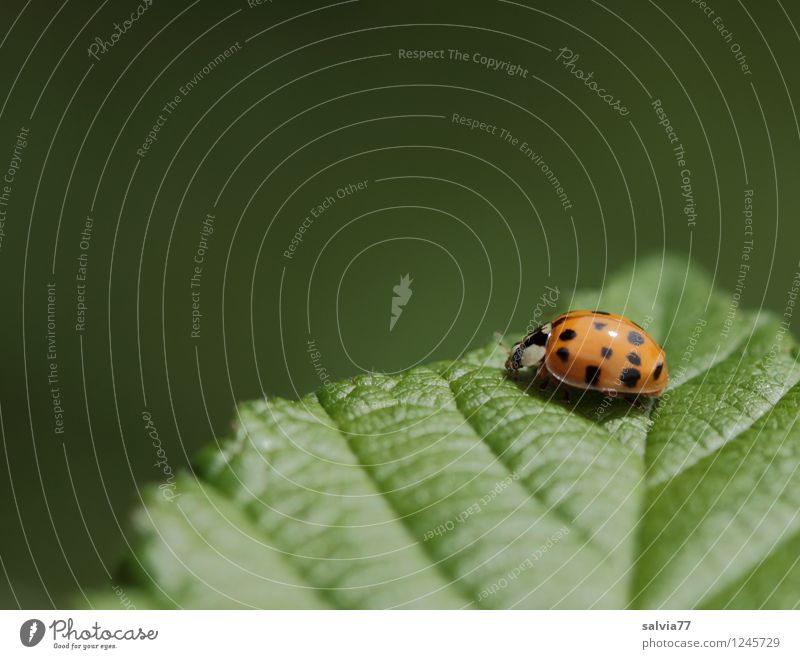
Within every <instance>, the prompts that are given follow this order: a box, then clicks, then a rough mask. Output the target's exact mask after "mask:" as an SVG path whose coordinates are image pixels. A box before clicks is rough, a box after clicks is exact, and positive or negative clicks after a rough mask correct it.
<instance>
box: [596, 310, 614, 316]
mask: <svg viewBox="0 0 800 659" xmlns="http://www.w3.org/2000/svg"><path fill="white" fill-rule="evenodd" d="M592 313H598V314H600V315H601V316H610V315H611V314H610V313H608V311H592Z"/></svg>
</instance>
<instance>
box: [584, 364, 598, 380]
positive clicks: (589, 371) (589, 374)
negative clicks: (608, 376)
mask: <svg viewBox="0 0 800 659" xmlns="http://www.w3.org/2000/svg"><path fill="white" fill-rule="evenodd" d="M599 378H600V367H599V366H587V367H586V384H594V383H595V382H597V380H598V379H599Z"/></svg>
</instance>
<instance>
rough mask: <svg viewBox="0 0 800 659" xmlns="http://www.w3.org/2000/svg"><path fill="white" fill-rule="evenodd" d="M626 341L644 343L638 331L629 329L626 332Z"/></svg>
mask: <svg viewBox="0 0 800 659" xmlns="http://www.w3.org/2000/svg"><path fill="white" fill-rule="evenodd" d="M628 343H632V344H633V345H635V346H640V345H642V344H643V343H644V337H643V336H642V335H641V334H639V332H634V331H633V330H631V331H630V332H628Z"/></svg>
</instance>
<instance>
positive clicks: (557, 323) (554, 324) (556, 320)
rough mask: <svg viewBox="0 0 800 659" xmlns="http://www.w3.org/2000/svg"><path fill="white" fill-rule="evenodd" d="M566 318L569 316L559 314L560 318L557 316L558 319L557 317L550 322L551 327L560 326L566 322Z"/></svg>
mask: <svg viewBox="0 0 800 659" xmlns="http://www.w3.org/2000/svg"><path fill="white" fill-rule="evenodd" d="M566 319H567V317H566V316H559V317H558V318H556V319H555V320H554V321H553V322H552V323H551V324H550V327H551V328H553V327H558V326H559V325H560V324H561V323H563V322H564V321H565V320H566Z"/></svg>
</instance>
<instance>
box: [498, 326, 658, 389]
mask: <svg viewBox="0 0 800 659" xmlns="http://www.w3.org/2000/svg"><path fill="white" fill-rule="evenodd" d="M524 366H529V367H532V368H535V369H536V375H537V376H538V375H539V374H540V373H541V372H542V371H545V372H546V374H547V375H550V376H552V377H553V378H555V379H556V380H558V381H559V382H563V383H564V384H566V385H569V386H571V387H576V388H578V389H594V390H597V391H602V392H605V393H612V392H613V393H625V394H632V395H634V396H660V395H661V393H662V392H663V391H664V389H665V388H666V386H667V383H668V382H669V373H668V371H667V358H666V355H665V354H664V351H663V350H662V349H661V346H659V345H658V343H656V342H655V341H654V340H653V338H652V337H651V336H650V335H649V334H648V333H647V332H646V331H645V330H644V329H643V328H642V327H640V326H639V325H637V324H636V323H634V322H633V321H632V320H629V319H627V318H625V316H619V315H617V314H611V313H608V312H606V311H570V312H568V313H565V314H562V315H561V316H558V318H556V319H555V320H553V321H551V322H549V323H546V324H544V325H542V326H541V327H537V328H536V329H535V330H533V332H531V333H530V334H528V335H527V336H526V337H525V338H523V339H522V341H520V342H519V343H517V344H515V345H514V347H513V348H512V349H511V353H510V354H509V356H508V360H507V361H506V369H508V372H509V373H512V374H516V373H517V371H519V369H520V368H522V367H524Z"/></svg>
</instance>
